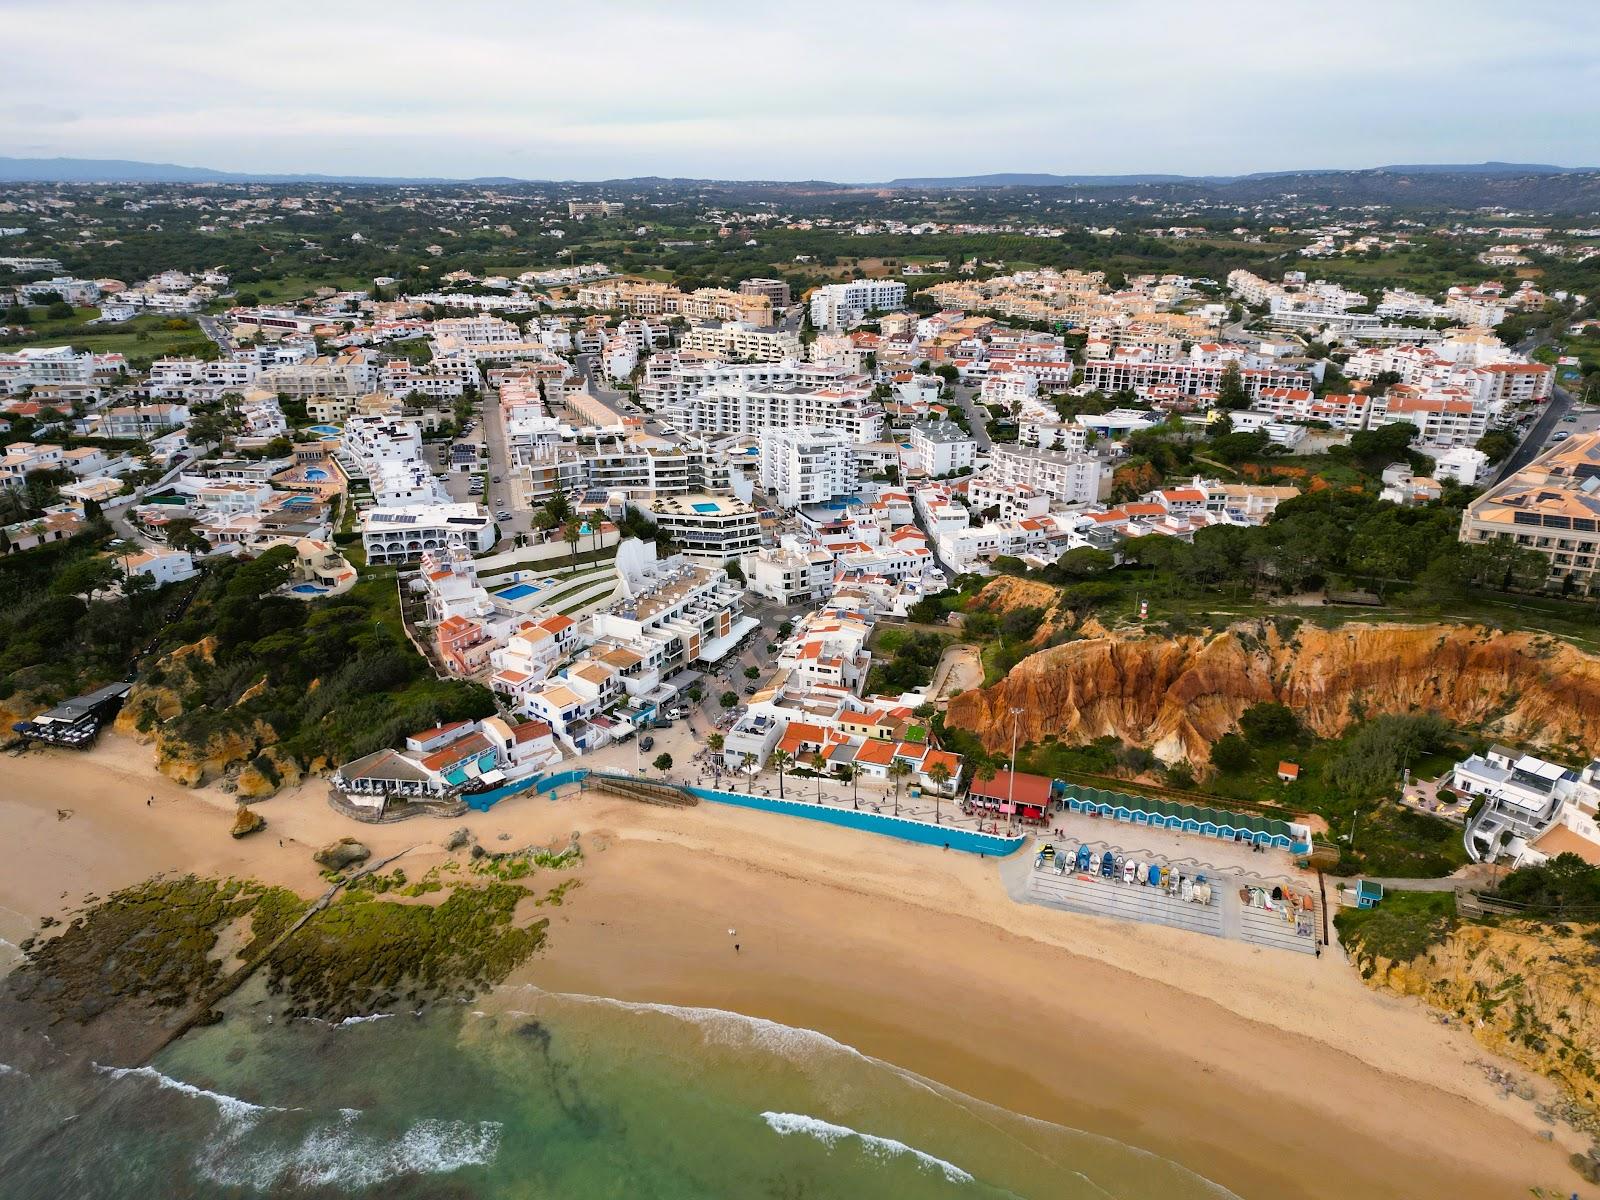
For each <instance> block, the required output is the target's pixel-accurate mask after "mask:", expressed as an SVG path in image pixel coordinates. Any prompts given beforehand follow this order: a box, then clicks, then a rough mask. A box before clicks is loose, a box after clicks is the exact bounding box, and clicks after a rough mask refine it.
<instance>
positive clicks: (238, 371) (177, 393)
mask: <svg viewBox="0 0 1600 1200" xmlns="http://www.w3.org/2000/svg"><path fill="white" fill-rule="evenodd" d="M260 374H261V368H260V366H259V365H257V364H256V363H255V362H253V361H250V360H249V359H235V358H225V359H217V360H216V361H214V362H204V361H202V360H201V359H198V358H158V359H156V360H155V361H154V362H153V363H151V364H150V375H149V377H148V378H147V379H146V380H145V388H146V390H148V391H149V393H150V395H151V396H152V397H154V398H156V399H158V400H194V401H197V402H201V403H206V402H211V401H215V400H216V399H217V398H219V397H220V396H222V395H223V394H224V393H226V392H243V391H244V390H245V389H246V388H248V387H251V386H252V385H254V383H255V382H256V379H257V377H258V376H259V375H260Z"/></svg>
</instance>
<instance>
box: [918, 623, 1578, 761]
mask: <svg viewBox="0 0 1600 1200" xmlns="http://www.w3.org/2000/svg"><path fill="white" fill-rule="evenodd" d="M1085 632H1088V631H1085ZM1094 634H1095V636H1088V637H1083V638H1081V639H1079V640H1077V641H1073V642H1068V643H1066V644H1064V645H1060V646H1053V647H1050V648H1049V649H1046V650H1041V651H1040V652H1039V653H1037V654H1033V655H1030V656H1029V657H1028V658H1025V659H1024V660H1023V661H1022V662H1020V663H1018V664H1017V666H1016V667H1015V668H1014V669H1013V670H1012V671H1011V673H1010V674H1009V675H1008V676H1007V677H1006V678H1005V679H1003V680H1002V681H1001V682H999V683H998V684H996V685H995V686H993V687H990V688H984V689H981V690H977V691H972V692H966V693H963V694H962V695H959V696H956V697H955V698H954V699H952V700H951V701H950V708H949V712H948V714H947V715H946V720H947V721H948V722H949V724H951V725H952V726H955V727H958V728H962V729H969V730H972V731H973V732H974V733H976V734H977V735H978V736H979V737H980V738H981V739H982V740H983V742H984V745H985V746H987V747H988V748H989V749H991V750H997V749H1000V748H1001V747H1002V746H1006V745H1009V744H1010V740H1011V720H1012V718H1011V716H1010V713H1009V710H1010V709H1012V708H1021V709H1022V710H1023V711H1022V714H1021V716H1020V717H1019V718H1018V719H1019V720H1020V726H1019V729H1018V737H1019V740H1020V741H1022V742H1024V743H1027V742H1038V741H1042V740H1044V739H1045V738H1047V737H1051V736H1054V737H1056V738H1058V739H1060V740H1061V741H1064V742H1085V741H1089V740H1091V739H1093V738H1096V737H1101V736H1104V735H1107V734H1111V735H1115V736H1116V737H1119V738H1121V739H1122V740H1123V741H1125V742H1130V743H1133V744H1136V745H1140V746H1147V747H1149V748H1150V749H1152V750H1153V751H1154V752H1155V753H1156V754H1157V755H1159V756H1160V757H1161V758H1163V759H1167V760H1168V761H1171V760H1175V759H1179V758H1188V759H1192V760H1194V761H1196V762H1204V761H1205V760H1206V758H1207V756H1208V754H1209V748H1210V746H1211V744H1212V743H1213V742H1215V741H1216V739H1217V738H1219V737H1221V736H1222V735H1223V734H1225V733H1227V732H1229V731H1230V730H1232V729H1233V728H1234V727H1235V725H1236V723H1237V721H1238V718H1239V715H1240V714H1241V713H1242V712H1244V710H1245V709H1247V708H1249V707H1250V706H1251V705H1252V704H1256V703H1259V702H1261V701H1265V700H1277V701H1280V702H1282V703H1284V704H1286V705H1288V706H1289V707H1290V708H1292V709H1293V710H1294V711H1295V712H1296V713H1297V714H1298V715H1299V716H1300V718H1301V720H1302V721H1304V722H1305V723H1306V725H1307V726H1309V727H1310V728H1311V729H1312V730H1314V731H1315V732H1316V733H1317V734H1319V735H1321V736H1323V737H1334V736H1337V735H1338V734H1340V733H1342V732H1343V731H1344V730H1345V728H1346V727H1347V726H1349V725H1350V724H1351V722H1352V721H1354V720H1355V719H1356V716H1357V714H1359V713H1365V714H1367V715H1373V714H1377V713H1406V712H1420V711H1427V710H1432V711H1436V712H1438V713H1439V714H1440V715H1441V716H1443V717H1444V718H1445V719H1446V720H1449V721H1451V722H1452V723H1454V724H1456V725H1460V726H1462V727H1465V728H1471V729H1477V730H1481V731H1482V732H1483V733H1485V734H1489V735H1493V736H1498V737H1502V738H1505V739H1507V740H1515V741H1521V742H1529V743H1533V744H1536V745H1543V746H1551V747H1575V748H1578V749H1579V750H1580V752H1583V753H1587V749H1585V748H1592V747H1593V746H1594V744H1595V742H1596V740H1597V738H1600V658H1597V657H1595V656H1593V655H1589V654H1585V653H1583V652H1582V651H1580V650H1577V649H1575V648H1574V647H1572V646H1570V645H1568V644H1567V643H1565V642H1562V641H1559V640H1558V639H1556V638H1552V637H1548V636H1545V635H1542V634H1528V633H1502V632H1499V631H1496V630H1492V629H1488V628H1485V627H1483V626H1465V625H1446V624H1434V625H1397V624H1354V625H1343V626H1340V627H1338V628H1336V629H1320V628H1317V627H1315V626H1312V625H1307V624H1298V625H1294V626H1293V627H1291V626H1290V624H1289V623H1287V622H1286V623H1284V625H1283V627H1282V630H1281V631H1280V628H1279V627H1278V626H1276V625H1274V624H1271V623H1267V622H1261V623H1249V624H1246V625H1237V626H1233V627H1230V628H1229V629H1226V630H1224V631H1222V632H1221V633H1217V634H1213V635H1209V636H1205V637H1199V636H1186V637H1179V638H1160V637H1149V638H1140V637H1129V636H1126V635H1121V634H1106V633H1104V632H1102V631H1099V630H1095V631H1094Z"/></svg>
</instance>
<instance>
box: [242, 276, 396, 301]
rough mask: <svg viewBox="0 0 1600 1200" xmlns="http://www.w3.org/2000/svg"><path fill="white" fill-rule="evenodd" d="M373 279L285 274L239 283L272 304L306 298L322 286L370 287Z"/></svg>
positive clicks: (348, 288)
mask: <svg viewBox="0 0 1600 1200" xmlns="http://www.w3.org/2000/svg"><path fill="white" fill-rule="evenodd" d="M371 286H372V280H370V279H360V278H357V277H356V276H354V275H285V276H284V277H283V278H281V279H260V280H257V281H256V282H255V283H242V284H239V285H238V288H239V291H241V292H250V293H251V294H253V295H255V296H258V297H260V298H261V299H262V300H263V301H268V302H270V303H272V304H290V303H293V302H294V301H296V300H304V299H306V298H307V297H309V296H312V295H314V294H315V293H316V290H317V289H318V288H320V287H331V288H333V289H334V290H335V291H340V292H345V291H354V290H362V289H366V288H370V287H371Z"/></svg>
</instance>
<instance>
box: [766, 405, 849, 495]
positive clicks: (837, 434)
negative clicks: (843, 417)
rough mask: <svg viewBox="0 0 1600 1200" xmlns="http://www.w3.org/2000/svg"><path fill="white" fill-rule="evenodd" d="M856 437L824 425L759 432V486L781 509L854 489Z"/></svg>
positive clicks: (770, 429) (779, 428) (837, 428)
mask: <svg viewBox="0 0 1600 1200" xmlns="http://www.w3.org/2000/svg"><path fill="white" fill-rule="evenodd" d="M858 483H859V476H858V473H857V466H856V441H855V439H854V438H853V437H851V436H850V433H849V431H848V430H846V429H843V428H840V427H837V426H835V427H828V426H803V425H802V426H797V427H794V428H782V427H778V428H769V429H763V430H762V431H761V490H762V491H764V492H766V493H767V495H768V496H770V497H771V498H772V500H773V501H774V502H775V503H777V504H778V505H779V506H780V507H782V508H799V507H800V506H801V505H802V504H825V503H826V502H828V501H829V500H832V499H834V498H835V497H838V496H849V495H851V494H852V493H854V492H855V490H856V487H857V484H858Z"/></svg>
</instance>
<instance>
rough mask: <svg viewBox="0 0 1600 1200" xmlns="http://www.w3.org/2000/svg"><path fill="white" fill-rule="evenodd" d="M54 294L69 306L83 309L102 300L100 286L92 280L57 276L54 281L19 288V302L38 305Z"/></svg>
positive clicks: (37, 282)
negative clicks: (41, 298) (41, 300)
mask: <svg viewBox="0 0 1600 1200" xmlns="http://www.w3.org/2000/svg"><path fill="white" fill-rule="evenodd" d="M52 294H54V295H57V296H60V297H61V299H62V300H63V301H65V302H66V303H67V304H71V305H73V306H75V307H77V308H83V307H85V306H87V305H90V304H93V303H95V301H97V300H99V299H100V285H99V284H98V283H96V282H95V281H94V280H92V279H74V278H72V277H71V276H70V275H57V276H56V277H55V278H54V279H40V280H38V281H36V282H34V283H24V284H19V285H18V286H17V300H18V301H19V302H20V303H22V304H37V303H38V302H39V299H40V297H42V296H49V295H52Z"/></svg>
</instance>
